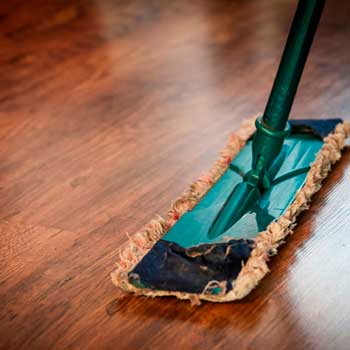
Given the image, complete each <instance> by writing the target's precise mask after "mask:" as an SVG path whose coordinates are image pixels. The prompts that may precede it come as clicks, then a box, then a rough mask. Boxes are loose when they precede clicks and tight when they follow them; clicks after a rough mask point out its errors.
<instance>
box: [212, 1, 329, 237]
mask: <svg viewBox="0 0 350 350" xmlns="http://www.w3.org/2000/svg"><path fill="white" fill-rule="evenodd" d="M325 2H326V1H325V0H300V1H299V3H298V6H297V10H296V12H295V15H294V19H293V22H292V26H291V29H290V32H289V35H288V39H287V43H286V46H285V49H284V52H283V55H282V59H281V63H280V65H279V68H278V72H277V75H276V78H275V81H274V84H273V87H272V91H271V94H270V97H269V100H268V102H267V105H266V109H265V111H264V114H263V117H261V118H258V119H257V120H256V123H255V124H256V128H257V130H256V133H255V135H254V139H253V144H252V151H253V154H252V159H253V160H252V168H251V170H250V171H249V172H248V173H247V174H246V175H245V176H244V179H243V181H242V182H241V183H239V184H238V185H237V186H235V188H234V189H233V190H232V192H231V194H230V195H229V197H228V199H227V200H226V202H225V203H224V205H223V206H222V208H221V209H220V211H219V212H218V214H217V216H216V218H215V219H214V221H213V224H212V225H211V227H210V229H209V232H208V234H209V236H210V237H212V238H213V237H217V236H219V235H221V234H223V233H224V232H225V231H226V230H228V229H229V228H230V227H231V226H232V225H234V224H235V223H236V222H237V221H238V220H239V219H240V218H241V217H242V216H243V215H244V214H245V213H247V212H248V211H249V210H251V208H252V207H253V206H254V205H255V203H256V202H257V201H258V200H259V198H260V197H261V195H262V193H263V192H264V191H266V190H267V189H268V188H269V187H270V186H271V181H273V179H270V178H269V176H268V171H269V169H270V167H271V165H272V163H273V162H274V160H275V159H276V157H277V156H278V154H279V153H280V152H281V149H282V146H283V141H284V139H285V137H286V136H287V135H288V134H289V132H290V126H289V123H288V117H289V112H290V110H291V108H292V104H293V100H294V96H295V94H296V91H297V87H298V84H299V81H300V78H301V74H302V72H303V69H304V66H305V62H306V59H307V56H308V53H309V51H310V47H311V44H312V40H313V37H314V35H315V32H316V29H317V26H318V23H319V20H320V17H321V14H322V10H323V7H324V5H325Z"/></svg>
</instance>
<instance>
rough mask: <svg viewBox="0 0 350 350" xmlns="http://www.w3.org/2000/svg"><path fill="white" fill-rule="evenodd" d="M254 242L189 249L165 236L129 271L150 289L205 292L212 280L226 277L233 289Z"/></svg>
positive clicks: (233, 242) (233, 241)
mask: <svg viewBox="0 0 350 350" xmlns="http://www.w3.org/2000/svg"><path fill="white" fill-rule="evenodd" d="M253 245H254V241H252V240H246V239H237V240H230V241H229V242H227V243H218V244H201V245H199V246H197V247H192V248H188V249H185V248H183V247H181V246H179V245H178V244H176V243H174V242H169V241H165V240H162V239H161V240H159V241H158V242H157V243H156V244H155V245H154V247H153V248H152V250H151V251H150V252H149V253H148V254H147V255H146V256H145V257H144V258H143V260H142V263H141V264H138V265H137V266H136V268H135V269H134V270H133V271H132V272H131V273H129V279H130V280H131V281H132V282H133V283H134V284H137V282H139V281H140V282H141V283H142V284H143V285H144V287H146V288H150V289H160V290H162V289H163V290H172V291H177V290H181V291H185V292H188V293H201V292H202V291H203V289H204V288H205V287H206V286H207V284H208V283H209V282H210V281H226V282H227V283H226V286H225V288H226V292H229V291H230V290H231V289H232V283H231V282H232V281H233V280H235V279H236V277H237V276H238V274H239V272H240V270H241V267H242V263H245V262H246V261H247V260H248V258H249V256H250V253H251V251H252V249H253ZM140 276H142V280H140Z"/></svg>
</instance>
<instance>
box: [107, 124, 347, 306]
mask: <svg viewBox="0 0 350 350" xmlns="http://www.w3.org/2000/svg"><path fill="white" fill-rule="evenodd" d="M254 122H255V118H251V119H248V120H246V121H244V122H243V123H242V125H241V127H240V128H239V130H238V131H237V132H235V133H232V134H231V135H230V138H229V142H228V144H227V145H226V146H225V148H224V149H223V150H222V151H221V153H220V157H219V158H218V160H217V161H216V162H215V163H214V165H213V166H212V168H211V169H210V170H209V171H208V173H207V174H206V175H203V176H201V177H200V178H198V179H197V180H196V181H194V182H193V183H192V184H191V185H190V187H189V188H188V189H187V190H186V191H185V192H184V193H183V195H182V196H180V197H179V198H178V199H176V200H175V202H173V204H172V205H171V208H170V210H169V211H168V213H167V216H166V219H163V218H161V217H159V216H158V217H157V218H156V219H154V220H152V221H151V222H149V223H148V224H147V225H146V226H145V227H144V228H143V229H142V230H141V231H139V232H137V233H135V234H134V235H132V236H131V237H129V242H127V244H126V246H124V247H122V249H121V250H120V253H119V261H118V263H117V266H116V269H115V270H114V272H112V274H111V276H112V281H113V283H114V284H115V285H116V286H117V287H118V288H119V289H121V290H123V291H126V292H133V293H135V294H138V295H146V296H150V297H156V296H176V297H177V298H179V299H189V300H191V302H192V303H193V304H200V300H208V301H212V302H228V301H233V300H238V299H242V298H244V297H245V296H246V295H248V294H249V293H250V292H251V291H252V290H253V289H254V288H255V287H256V286H257V285H258V283H259V282H260V280H261V279H262V278H263V277H264V276H265V275H266V274H267V273H268V272H269V268H268V266H267V261H268V259H269V256H271V255H273V254H276V253H277V248H278V247H279V246H280V245H281V244H282V243H283V242H284V239H285V237H286V236H288V235H289V234H291V233H293V229H294V227H295V226H296V218H297V216H298V215H299V214H300V213H301V212H302V211H303V210H306V209H308V208H309V203H310V201H311V197H312V195H313V194H314V193H316V192H317V191H318V190H319V189H320V188H321V183H322V180H323V179H325V178H326V177H327V175H328V173H329V172H330V169H331V166H332V164H334V163H335V162H337V161H338V160H339V159H340V157H341V150H342V149H343V148H344V147H345V142H346V138H347V137H349V136H350V124H349V123H348V122H347V121H346V122H343V123H340V124H338V125H337V126H336V128H335V130H334V132H332V133H330V134H329V135H328V136H327V137H325V138H324V144H323V146H322V148H321V150H320V151H319V153H318V154H317V156H316V159H315V161H314V162H313V163H312V164H311V167H310V170H309V172H308V175H307V178H306V181H305V184H304V186H303V187H302V189H301V190H299V192H298V193H297V195H296V197H295V199H294V201H293V202H292V204H291V205H290V206H289V207H288V208H287V210H286V212H285V214H284V215H282V216H280V217H279V219H278V220H277V221H274V222H272V223H271V224H270V225H269V226H268V227H267V228H266V230H265V231H263V232H260V233H259V235H258V236H257V237H256V238H255V247H254V249H253V251H252V253H251V256H250V258H249V259H248V261H247V262H246V264H245V265H244V266H243V268H242V270H241V271H240V273H239V275H238V277H237V279H236V281H235V283H234V286H233V289H232V290H231V291H230V292H228V293H227V294H225V293H222V294H219V295H212V294H207V293H206V290H207V289H208V288H204V290H203V292H202V293H200V294H193V293H184V292H173V291H162V290H152V289H140V288H136V287H135V286H134V285H132V284H131V283H129V281H128V272H130V271H131V270H132V269H133V268H134V267H135V266H136V265H137V264H138V263H139V261H140V260H141V259H142V258H143V256H144V255H145V254H147V252H148V251H149V250H150V249H151V248H152V247H153V245H154V244H155V243H156V242H157V241H158V240H159V239H160V238H162V237H163V236H164V234H165V233H166V232H167V231H168V230H169V229H170V228H171V227H172V226H173V225H174V224H175V223H176V222H177V221H178V220H179V219H180V218H181V216H182V215H183V214H184V213H186V212H187V211H189V210H191V209H192V208H193V207H194V206H195V205H196V204H197V203H198V202H199V201H200V199H201V198H202V197H203V196H204V195H205V194H206V193H207V192H208V190H209V189H210V188H211V187H212V186H213V184H215V182H216V181H217V180H218V179H219V178H220V177H221V176H222V175H223V173H224V172H225V171H226V169H227V168H228V166H229V164H230V163H231V161H232V159H233V158H234V157H235V156H236V155H237V154H238V153H239V151H240V150H241V149H242V148H243V146H244V145H245V143H246V141H247V140H248V138H249V137H250V135H252V133H253V132H254V131H255V127H254ZM213 282H215V281H210V282H209V283H213Z"/></svg>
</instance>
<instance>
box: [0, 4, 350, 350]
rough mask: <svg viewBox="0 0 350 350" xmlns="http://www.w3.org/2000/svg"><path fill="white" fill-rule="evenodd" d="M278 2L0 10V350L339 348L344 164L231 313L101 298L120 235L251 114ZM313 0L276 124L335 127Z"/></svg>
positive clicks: (336, 43) (347, 26)
mask: <svg viewBox="0 0 350 350" xmlns="http://www.w3.org/2000/svg"><path fill="white" fill-rule="evenodd" d="M295 5H296V2H295V1H288V0H251V1H243V0H242V1H239V0H237V1H232V0H227V1H218V0H215V1H210V0H207V1H204V0H203V1H202V0H195V1H185V0H176V1H163V0H152V1H151V0H135V1H113V0H95V1H83V0H81V1H77V0H74V1H59V0H50V1H45V0H33V1H32V0H27V1H15V0H14V1H2V2H1V4H0V28H1V30H0V48H1V50H0V348H1V349H66V348H67V349H118V350H119V349H120V350H123V349H167V350H170V349H211V350H214V349H263V350H267V349H349V346H350V345H349V344H350V343H349V342H350V301H349V295H350V280H349V274H350V234H349V229H350V224H349V215H350V186H349V185H350V184H349V169H350V150H347V151H345V153H344V157H343V159H342V161H341V162H340V163H338V164H337V165H336V166H335V167H334V171H333V172H332V174H331V176H330V177H329V178H328V179H327V180H326V181H325V183H324V186H323V188H322V189H321V191H320V192H319V193H318V194H317V195H316V196H315V197H314V201H313V205H312V207H311V209H310V210H309V211H308V212H307V213H305V214H304V215H302V216H301V217H300V220H299V226H298V228H297V229H296V231H295V234H294V235H293V236H292V237H291V238H290V239H288V244H287V245H285V246H283V248H281V249H280V253H279V255H278V256H276V257H274V258H273V259H272V260H271V262H270V267H271V273H270V274H269V275H268V277H267V278H265V279H264V281H263V282H262V283H261V285H260V286H259V287H258V288H257V289H256V290H255V291H254V292H253V293H252V294H251V295H250V296H249V297H247V298H246V299H244V300H243V301H241V302H237V303H232V304H226V305H215V304H209V303H204V304H203V305H202V306H201V307H191V306H190V304H189V303H186V302H180V301H177V300H175V299H172V298H166V299H154V300H150V299H146V298H143V297H134V296H132V295H127V296H125V297H124V298H121V299H118V298H117V292H116V289H115V287H114V286H113V285H112V283H111V280H110V276H109V275H110V272H111V271H112V270H113V268H114V263H115V261H116V259H117V251H118V249H119V247H120V246H121V245H122V244H123V243H124V242H126V240H127V237H126V232H129V233H133V232H135V231H136V230H137V229H139V228H140V227H142V225H143V224H145V223H146V222H147V221H148V220H149V219H151V218H153V217H154V216H155V215H156V214H164V213H165V212H166V210H167V208H168V206H169V203H170V202H171V200H172V199H173V198H175V197H176V196H178V195H179V194H181V193H182V191H183V190H184V189H185V187H186V185H187V184H188V183H190V182H191V181H192V180H193V179H194V178H195V177H197V176H198V175H200V174H201V173H203V172H204V171H206V170H207V169H208V168H209V167H210V165H211V163H212V162H213V161H214V159H215V158H216V155H217V152H218V151H219V150H220V148H221V147H222V146H223V145H224V144H225V142H226V139H227V136H228V134H229V133H230V131H231V130H235V129H236V128H237V127H238V126H239V124H240V123H241V121H242V120H243V119H244V118H246V117H249V116H251V115H254V114H256V113H258V112H261V111H262V110H263V108H264V103H265V101H266V99H267V96H268V93H269V89H270V88H271V85H272V81H273V77H274V74H275V72H276V68H277V64H278V61H279V58H280V55H281V50H282V47H283V43H284V40H285V38H286V34H287V31H288V29H289V25H290V20H291V18H292V15H293V13H294V10H295ZM349 18H350V4H349V2H348V1H346V0H343V1H340V0H329V1H328V4H327V5H326V8H325V12H324V15H323V18H322V21H321V25H320V28H319V31H318V34H317V37H316V40H315V43H314V46H313V48H312V53H311V55H310V59H309V62H308V64H307V67H306V70H305V74H304V76H303V79H302V83H301V86H300V90H299V93H298V96H297V100H296V103H295V106H294V108H293V112H292V115H293V116H294V117H296V118H300V117H307V118H324V117H342V118H345V119H346V118H349V113H350V45H349V40H350V21H349Z"/></svg>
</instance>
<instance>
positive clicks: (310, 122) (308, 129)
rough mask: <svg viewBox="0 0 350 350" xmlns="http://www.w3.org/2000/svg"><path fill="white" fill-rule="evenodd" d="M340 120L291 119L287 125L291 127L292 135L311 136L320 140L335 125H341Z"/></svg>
mask: <svg viewBox="0 0 350 350" xmlns="http://www.w3.org/2000/svg"><path fill="white" fill-rule="evenodd" d="M341 122H342V120H341V119H339V118H338V119H336V118H335V119H322V120H317V119H302V120H299V119H293V120H290V121H289V123H290V125H291V127H292V133H293V134H312V135H315V136H317V137H318V138H320V139H323V138H324V137H326V136H327V135H328V134H329V133H331V132H332V131H333V130H334V129H335V127H336V125H337V124H339V123H341Z"/></svg>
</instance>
